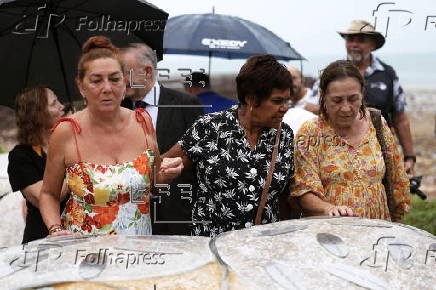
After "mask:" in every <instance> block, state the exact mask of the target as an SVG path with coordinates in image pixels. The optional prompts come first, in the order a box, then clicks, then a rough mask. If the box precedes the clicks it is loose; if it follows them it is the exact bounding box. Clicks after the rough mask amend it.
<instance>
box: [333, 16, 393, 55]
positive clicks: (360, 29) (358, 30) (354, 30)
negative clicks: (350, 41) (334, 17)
mask: <svg viewBox="0 0 436 290" xmlns="http://www.w3.org/2000/svg"><path fill="white" fill-rule="evenodd" d="M338 33H339V34H340V35H341V36H342V37H343V38H345V37H346V36H347V35H352V34H365V35H369V36H371V37H372V38H373V39H374V41H375V49H379V48H380V47H382V46H383V44H385V37H384V36H383V35H382V34H381V33H380V32H377V31H375V29H374V26H372V25H371V23H369V22H368V21H365V20H353V21H352V22H351V25H350V27H348V29H347V31H342V32H341V31H338Z"/></svg>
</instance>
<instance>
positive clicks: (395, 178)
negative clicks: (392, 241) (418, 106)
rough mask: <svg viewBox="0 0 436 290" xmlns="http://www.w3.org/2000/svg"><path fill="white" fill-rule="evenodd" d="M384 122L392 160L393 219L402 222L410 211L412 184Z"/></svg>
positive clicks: (384, 133)
mask: <svg viewBox="0 0 436 290" xmlns="http://www.w3.org/2000/svg"><path fill="white" fill-rule="evenodd" d="M382 122H383V135H384V136H385V140H386V146H387V150H388V154H389V155H390V156H391V159H392V162H393V164H392V186H393V191H394V192H393V198H394V206H395V211H394V214H393V216H392V217H391V218H392V220H393V221H400V220H401V219H402V218H403V216H404V215H405V214H406V213H407V212H408V211H409V207H410V183H409V179H408V178H407V175H406V171H405V168H404V164H403V160H401V155H400V152H399V151H398V147H397V144H396V142H395V140H394V136H393V135H392V133H391V130H390V129H389V127H388V125H387V123H386V121H385V119H382Z"/></svg>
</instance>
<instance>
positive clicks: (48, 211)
mask: <svg viewBox="0 0 436 290" xmlns="http://www.w3.org/2000/svg"><path fill="white" fill-rule="evenodd" d="M69 126H70V125H69V124H65V123H61V124H60V125H59V126H58V128H57V129H56V130H55V131H54V132H53V134H52V136H51V137H50V142H49V150H48V152H49V153H48V155H47V164H46V167H45V171H44V179H43V183H42V188H41V192H40V194H39V204H40V207H39V210H40V212H41V215H42V218H43V220H44V223H45V225H46V226H47V228H48V229H53V228H60V229H61V226H60V225H61V219H60V199H61V191H62V185H63V181H64V175H65V144H67V142H69V141H70V137H71V136H70V134H71V128H69ZM65 234H72V232H70V231H65V230H63V231H58V232H55V233H53V234H51V235H54V236H55V235H65Z"/></svg>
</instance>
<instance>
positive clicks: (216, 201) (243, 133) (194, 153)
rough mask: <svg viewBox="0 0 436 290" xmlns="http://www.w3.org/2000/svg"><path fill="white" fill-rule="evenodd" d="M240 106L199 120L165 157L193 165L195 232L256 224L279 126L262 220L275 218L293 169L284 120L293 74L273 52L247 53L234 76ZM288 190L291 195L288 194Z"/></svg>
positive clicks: (290, 137) (289, 134)
mask: <svg viewBox="0 0 436 290" xmlns="http://www.w3.org/2000/svg"><path fill="white" fill-rule="evenodd" d="M236 83H237V92H238V99H239V103H240V104H239V105H235V106H233V107H232V108H230V109H228V110H226V111H222V112H217V113H212V114H207V115H205V116H203V117H201V118H200V119H199V120H197V121H196V122H195V123H194V124H193V125H192V127H191V128H190V129H189V130H188V131H187V132H186V133H185V135H184V136H183V137H182V139H181V140H180V141H179V143H178V144H176V145H175V146H174V147H173V148H172V149H171V150H170V151H169V152H168V153H167V154H165V156H166V157H176V156H182V158H183V161H184V165H185V167H188V166H192V165H193V166H195V168H196V172H197V180H198V184H199V189H198V192H197V193H196V195H195V196H193V202H194V207H193V212H192V218H193V221H196V223H194V224H193V230H192V234H193V235H204V236H212V237H213V236H216V235H218V234H220V233H222V232H225V231H230V230H236V229H242V228H246V227H250V226H252V225H254V220H255V217H256V213H257V209H258V206H259V201H260V196H261V193H262V189H263V186H264V183H265V179H266V176H267V172H268V169H269V165H270V162H271V157H272V152H273V148H274V144H275V138H276V133H277V128H278V127H279V125H280V124H282V127H281V128H282V129H281V134H280V143H279V149H278V155H277V159H276V165H275V170H274V173H273V178H272V181H271V185H270V187H269V191H268V195H267V201H266V205H265V209H264V211H263V215H262V218H261V223H262V224H266V223H272V222H276V221H278V220H279V195H280V194H281V193H282V192H283V191H284V190H285V189H287V185H288V184H289V183H290V181H291V178H292V176H293V173H294V165H293V163H294V161H293V154H294V153H293V133H292V130H291V128H290V127H289V126H288V125H286V124H284V123H282V118H283V115H284V114H285V113H286V111H287V110H288V102H289V94H290V91H291V88H292V78H291V75H290V73H289V72H288V71H287V70H286V68H285V67H284V66H283V65H282V64H280V63H279V62H277V60H276V59H275V58H274V57H273V56H271V55H259V56H254V57H251V58H249V59H248V60H247V62H246V63H245V64H244V65H243V66H242V68H241V70H240V72H239V74H238V76H237V78H236ZM286 194H290V193H286Z"/></svg>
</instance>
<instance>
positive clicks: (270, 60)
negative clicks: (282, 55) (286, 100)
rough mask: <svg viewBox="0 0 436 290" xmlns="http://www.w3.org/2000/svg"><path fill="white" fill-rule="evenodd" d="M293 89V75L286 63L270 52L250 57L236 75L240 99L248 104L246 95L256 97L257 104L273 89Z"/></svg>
mask: <svg viewBox="0 0 436 290" xmlns="http://www.w3.org/2000/svg"><path fill="white" fill-rule="evenodd" d="M288 88H289V89H291V91H292V88H293V85H292V76H291V74H290V72H289V71H288V70H287V69H286V67H285V66H284V65H282V64H281V63H279V62H278V61H277V59H276V58H275V57H274V56H272V55H270V54H263V55H255V56H252V57H250V58H249V59H248V60H247V62H246V63H245V64H244V65H243V66H242V67H241V70H240V71H239V74H238V76H237V77H236V89H237V93H238V100H239V102H240V103H241V104H244V105H246V104H247V102H246V97H247V96H253V97H254V98H255V102H256V104H255V106H259V105H260V103H261V102H262V101H264V100H266V99H268V97H269V96H270V95H271V92H272V90H273V89H288Z"/></svg>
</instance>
